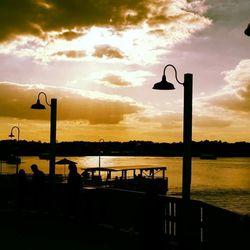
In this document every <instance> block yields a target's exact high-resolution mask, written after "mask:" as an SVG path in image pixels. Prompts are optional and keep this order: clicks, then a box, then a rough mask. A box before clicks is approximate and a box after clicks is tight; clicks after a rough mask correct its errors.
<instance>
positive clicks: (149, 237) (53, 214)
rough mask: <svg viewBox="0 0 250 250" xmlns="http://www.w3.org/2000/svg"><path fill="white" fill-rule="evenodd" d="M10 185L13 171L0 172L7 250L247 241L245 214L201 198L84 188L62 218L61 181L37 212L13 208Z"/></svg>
mask: <svg viewBox="0 0 250 250" xmlns="http://www.w3.org/2000/svg"><path fill="white" fill-rule="evenodd" d="M14 183H15V176H14V175H8V176H4V175H2V176H1V182H0V185H1V215H0V216H1V225H2V226H1V236H2V237H3V241H4V242H5V244H10V245H9V247H8V249H17V246H19V249H27V245H26V244H28V245H29V244H38V247H37V248H36V247H35V248H34V247H33V246H32V247H31V246H30V247H31V248H30V249H42V246H44V244H45V243H46V248H47V249H55V248H56V249H65V248H66V247H67V246H68V247H67V248H68V249H69V248H70V249H79V248H80V247H82V248H83V249H117V248H119V249H128V248H131V247H136V248H137V249H153V248H152V247H153V246H159V247H157V249H180V250H182V249H192V250H193V249H194V250H200V249H205V250H206V249H207V250H210V249H232V248H233V249H244V247H243V246H247V245H249V242H248V236H249V228H250V221H249V217H248V216H243V215H240V214H237V213H234V212H231V211H228V210H225V209H222V208H218V207H215V206H212V205H209V204H206V203H204V202H201V201H196V200H189V201H185V200H183V199H181V198H175V197H168V196H164V195H158V194H154V193H153V194H149V193H145V192H138V191H131V190H124V189H116V188H102V187H99V188H87V189H83V190H82V192H81V198H80V203H79V207H78V209H79V210H78V211H79V213H78V215H77V218H67V217H65V216H64V212H65V193H64V189H65V184H59V183H58V184H56V186H55V189H54V192H55V193H54V196H53V200H52V199H51V196H49V195H48V194H47V195H45V197H50V198H48V199H47V200H44V206H43V209H42V211H41V213H39V214H37V213H36V211H34V210H32V207H30V205H29V201H28V202H27V206H26V207H25V208H24V209H23V211H21V212H20V211H17V209H16V204H15V199H16V197H15V184H14ZM49 191H50V190H49V189H48V190H47V192H49ZM51 201H53V202H52V203H51ZM51 204H52V206H51ZM19 241H20V242H21V243H20V242H19ZM8 242H9V243H8ZM18 242H19V243H18ZM39 242H41V245H39V244H40V243H39ZM44 242H45V243H44ZM56 245H57V247H56ZM11 246H13V247H11ZM69 246H71V247H69ZM118 246H119V247H118ZM150 246H151V248H149V247H150ZM6 247H7V246H6ZM6 247H5V249H7V248H6ZM39 247H40V248H39ZM58 247H59V248H58ZM28 249H29V248H28Z"/></svg>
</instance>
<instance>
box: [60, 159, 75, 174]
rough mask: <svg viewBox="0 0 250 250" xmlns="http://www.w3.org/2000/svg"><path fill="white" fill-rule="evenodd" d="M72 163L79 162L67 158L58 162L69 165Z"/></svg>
mask: <svg viewBox="0 0 250 250" xmlns="http://www.w3.org/2000/svg"><path fill="white" fill-rule="evenodd" d="M71 163H74V164H77V162H74V161H71V160H69V159H67V158H63V159H61V160H59V161H57V162H56V164H58V165H68V164H71ZM64 175H65V166H64Z"/></svg>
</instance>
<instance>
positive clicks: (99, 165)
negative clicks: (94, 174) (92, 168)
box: [98, 139, 104, 176]
mask: <svg viewBox="0 0 250 250" xmlns="http://www.w3.org/2000/svg"><path fill="white" fill-rule="evenodd" d="M101 142H104V140H103V139H100V140H99V164H98V167H99V176H101V152H102V151H101V146H100V145H101V144H100V143H101Z"/></svg>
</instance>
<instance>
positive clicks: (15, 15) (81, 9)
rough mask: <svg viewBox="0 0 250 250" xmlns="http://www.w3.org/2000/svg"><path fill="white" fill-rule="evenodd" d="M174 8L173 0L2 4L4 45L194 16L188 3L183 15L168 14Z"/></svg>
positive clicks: (25, 0)
mask: <svg viewBox="0 0 250 250" xmlns="http://www.w3.org/2000/svg"><path fill="white" fill-rule="evenodd" d="M173 4H174V3H173V1H170V0H162V1H159V0H119V1H118V0H105V1H104V0H84V1H79V0H70V1H69V0H22V1H20V0H1V8H0V23H1V29H0V42H3V41H7V40H12V39H15V38H16V36H18V35H34V36H39V37H42V38H46V35H47V34H46V33H47V32H50V31H57V32H61V34H60V35H59V36H60V38H64V39H66V40H71V39H74V38H76V37H78V36H79V35H81V32H82V30H85V29H88V28H91V27H108V28H113V29H115V30H124V29H126V28H129V27H131V26H135V25H141V24H143V23H147V24H149V25H150V26H157V25H158V24H160V23H164V24H168V23H172V22H176V20H179V19H180V18H182V17H183V16H185V15H189V14H190V13H189V12H190V9H188V11H185V10H184V8H183V6H185V4H184V3H183V4H182V6H181V7H180V6H179V7H178V6H177V7H176V8H177V9H178V8H179V10H180V12H179V13H177V12H176V14H173V13H168V8H169V6H172V5H173ZM75 30H77V31H79V32H75Z"/></svg>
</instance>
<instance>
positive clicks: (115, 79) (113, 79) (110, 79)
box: [101, 74, 131, 87]
mask: <svg viewBox="0 0 250 250" xmlns="http://www.w3.org/2000/svg"><path fill="white" fill-rule="evenodd" d="M101 81H102V82H104V83H105V84H106V85H110V86H113V87H128V86H131V83H129V82H127V81H125V80H123V79H122V78H121V77H120V76H117V75H112V74H109V75H107V76H105V77H103V78H102V79H101Z"/></svg>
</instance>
